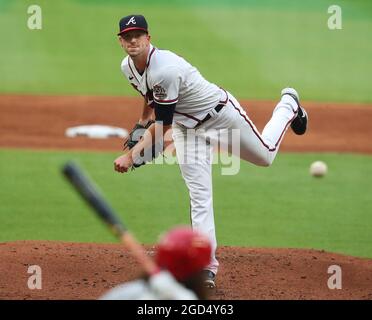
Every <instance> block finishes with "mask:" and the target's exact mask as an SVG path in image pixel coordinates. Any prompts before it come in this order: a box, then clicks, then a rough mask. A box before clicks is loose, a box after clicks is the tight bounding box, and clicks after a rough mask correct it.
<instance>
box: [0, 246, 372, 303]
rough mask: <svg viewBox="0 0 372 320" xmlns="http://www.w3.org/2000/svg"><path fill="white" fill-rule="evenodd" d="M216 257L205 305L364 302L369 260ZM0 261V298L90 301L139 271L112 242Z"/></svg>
mask: <svg viewBox="0 0 372 320" xmlns="http://www.w3.org/2000/svg"><path fill="white" fill-rule="evenodd" d="M147 250H148V253H149V255H153V254H154V248H152V247H148V248H147ZM217 255H218V258H219V261H220V265H221V266H220V271H219V273H218V276H217V289H216V290H215V291H214V292H213V294H212V295H211V299H372V260H371V259H361V258H355V257H349V256H344V255H339V254H332V253H327V252H324V251H317V250H299V249H250V248H240V247H221V248H219V250H218V254H217ZM0 256H1V260H0V275H1V276H0V299H97V298H98V297H100V296H101V295H102V294H103V293H104V292H105V291H106V290H108V289H109V288H112V287H113V286H115V285H117V284H119V283H122V282H125V281H128V280H131V279H134V278H135V277H136V276H138V275H139V273H140V268H139V266H138V265H137V264H136V263H135V261H134V260H133V258H132V257H131V256H130V255H129V254H128V252H127V251H126V250H124V249H123V247H122V246H121V245H117V244H94V243H66V242H50V241H16V242H7V243H0ZM33 265H38V266H40V268H41V271H42V283H41V284H42V288H41V290H38V289H35V290H30V289H29V288H28V280H29V277H31V276H32V274H30V273H27V272H28V269H29V267H30V266H33ZM334 265H336V266H339V267H340V268H341V286H342V289H330V288H329V286H328V285H329V284H332V283H333V281H332V278H331V280H329V278H330V277H332V275H333V273H334V271H332V268H330V269H329V267H331V266H334ZM328 271H330V272H333V273H328Z"/></svg>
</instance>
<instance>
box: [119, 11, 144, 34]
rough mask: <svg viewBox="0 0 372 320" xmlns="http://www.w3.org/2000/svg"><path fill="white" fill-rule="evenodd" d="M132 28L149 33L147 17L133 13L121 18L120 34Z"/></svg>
mask: <svg viewBox="0 0 372 320" xmlns="http://www.w3.org/2000/svg"><path fill="white" fill-rule="evenodd" d="M131 30H142V31H145V32H146V33H148V29H147V22H146V19H145V17H144V16H142V15H140V14H132V15H130V16H126V17H124V18H121V19H120V22H119V33H118V36H120V35H121V34H123V33H125V32H128V31H131Z"/></svg>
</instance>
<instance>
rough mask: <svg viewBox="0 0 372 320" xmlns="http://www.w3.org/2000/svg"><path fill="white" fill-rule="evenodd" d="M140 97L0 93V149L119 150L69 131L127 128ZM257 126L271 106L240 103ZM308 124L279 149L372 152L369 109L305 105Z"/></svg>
mask: <svg viewBox="0 0 372 320" xmlns="http://www.w3.org/2000/svg"><path fill="white" fill-rule="evenodd" d="M142 103H143V102H142V101H141V99H139V98H125V97H94V96H17V95H0V147H11V148H13V147H18V148H42V149H80V150H110V151H117V152H120V150H121V140H120V139H118V138H110V139H104V140H98V139H88V138H84V137H79V138H67V137H65V130H66V129H67V128H68V127H72V126H78V125H89V124H103V125H111V126H118V127H123V128H126V129H131V128H132V127H133V124H134V123H135V121H137V120H138V118H139V116H140V113H141V106H142ZM241 104H242V106H246V108H245V109H246V110H247V112H248V115H249V116H250V118H251V119H252V120H253V121H254V123H255V124H256V126H257V128H258V129H259V130H262V129H263V127H264V125H265V124H266V122H267V121H268V119H270V116H271V113H272V110H273V107H274V106H275V103H274V102H269V101H266V102H265V101H259V102H258V101H242V102H241ZM304 106H305V107H306V110H307V111H308V114H309V117H310V122H309V130H308V132H307V133H306V135H304V136H301V137H298V136H296V135H294V134H293V133H292V132H291V130H289V132H288V134H287V135H286V137H285V139H284V141H283V144H282V146H281V151H296V152H301V151H314V152H316V151H334V152H358V153H372V144H371V143H370V140H371V138H372V126H371V125H370V119H371V118H372V107H370V106H366V105H357V104H354V105H346V104H330V103H310V102H308V103H306V102H305V103H304Z"/></svg>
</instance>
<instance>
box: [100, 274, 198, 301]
mask: <svg viewBox="0 0 372 320" xmlns="http://www.w3.org/2000/svg"><path fill="white" fill-rule="evenodd" d="M197 299H198V297H197V296H196V295H195V293H194V292H192V291H191V290H189V289H187V288H185V287H184V286H183V285H182V284H180V283H179V282H178V281H177V280H175V279H174V277H173V276H172V275H171V274H170V273H169V272H167V271H162V272H160V273H158V274H156V275H154V276H152V277H150V278H149V280H148V281H145V280H143V279H138V280H134V281H131V282H127V283H124V284H121V285H119V286H116V287H114V288H112V289H110V290H109V291H108V292H106V293H105V294H104V295H103V296H102V297H100V300H197Z"/></svg>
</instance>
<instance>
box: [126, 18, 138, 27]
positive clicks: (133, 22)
mask: <svg viewBox="0 0 372 320" xmlns="http://www.w3.org/2000/svg"><path fill="white" fill-rule="evenodd" d="M130 23H132V24H137V22H136V19H134V17H132V18H130V19H129V21H128V22H127V23H126V24H125V25H126V26H127V25H129V24H130Z"/></svg>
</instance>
